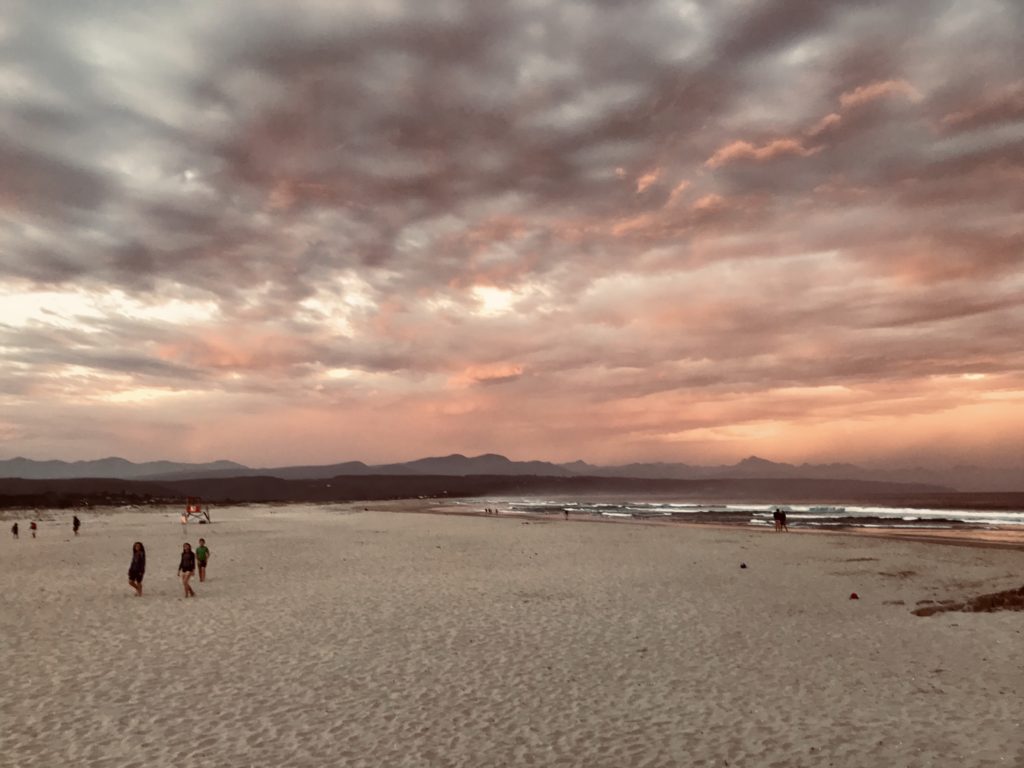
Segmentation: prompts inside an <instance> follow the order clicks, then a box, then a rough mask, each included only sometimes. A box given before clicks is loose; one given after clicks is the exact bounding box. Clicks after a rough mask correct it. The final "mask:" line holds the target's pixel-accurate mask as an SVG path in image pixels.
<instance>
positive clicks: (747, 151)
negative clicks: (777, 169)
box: [704, 139, 821, 168]
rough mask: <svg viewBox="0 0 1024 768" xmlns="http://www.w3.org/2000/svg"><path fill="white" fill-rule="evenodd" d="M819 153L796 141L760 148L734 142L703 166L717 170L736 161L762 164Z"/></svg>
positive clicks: (781, 141)
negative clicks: (791, 156) (788, 157)
mask: <svg viewBox="0 0 1024 768" xmlns="http://www.w3.org/2000/svg"><path fill="white" fill-rule="evenodd" d="M819 151H821V150H820V148H818V147H815V148H811V149H808V148H807V147H805V146H804V145H803V144H802V143H801V142H800V141H798V140H796V139H774V140H772V141H769V142H768V143H767V144H762V145H761V146H755V145H754V144H751V143H750V142H749V141H734V142H732V143H731V144H726V145H725V146H724V147H721V148H720V149H718V150H717V151H716V152H715V153H714V154H713V155H712V156H711V157H710V158H709V159H708V160H707V162H706V163H704V164H705V165H706V166H708V167H709V168H718V167H720V166H722V165H726V164H727V163H732V162H736V161H738V160H753V161H755V162H763V161H765V160H772V159H774V158H776V157H782V156H785V155H796V156H798V157H808V156H809V155H813V154H815V153H817V152H819Z"/></svg>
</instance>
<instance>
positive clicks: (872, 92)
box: [839, 80, 922, 109]
mask: <svg viewBox="0 0 1024 768" xmlns="http://www.w3.org/2000/svg"><path fill="white" fill-rule="evenodd" d="M886 96H905V97H906V98H907V99H909V100H910V101H913V102H917V101H920V100H921V98H922V97H921V94H920V92H919V91H918V90H917V89H916V88H914V86H912V85H911V84H910V83H908V82H907V81H906V80H880V81H878V82H874V83H869V84H867V85H861V86H858V87H856V88H854V89H853V90H852V91H846V92H845V93H843V94H842V95H841V96H840V97H839V105H840V106H841V107H842V108H843V109H852V108H854V107H859V106H861V105H863V104H868V103H869V102H872V101H877V100H878V99H882V98H885V97H886Z"/></svg>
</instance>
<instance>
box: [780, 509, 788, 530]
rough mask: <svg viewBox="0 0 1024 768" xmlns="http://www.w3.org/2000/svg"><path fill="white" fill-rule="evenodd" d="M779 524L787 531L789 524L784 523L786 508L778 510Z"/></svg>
mask: <svg viewBox="0 0 1024 768" xmlns="http://www.w3.org/2000/svg"><path fill="white" fill-rule="evenodd" d="M779 525H780V526H782V530H784V531H785V532H786V533H789V526H788V525H787V524H786V510H784V509H780V510H779Z"/></svg>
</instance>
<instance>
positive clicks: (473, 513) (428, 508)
mask: <svg viewBox="0 0 1024 768" xmlns="http://www.w3.org/2000/svg"><path fill="white" fill-rule="evenodd" d="M402 501H407V502H408V503H407V504H403V505H402V506H403V507H406V506H409V507H416V508H392V507H394V506H395V505H394V504H393V503H386V502H375V503H373V504H368V505H364V506H365V508H366V509H368V510H370V511H373V510H380V511H391V512H404V513H409V514H436V515H455V516H463V517H482V518H487V519H492V520H494V519H501V520H521V521H526V522H531V523H564V522H571V523H598V524H605V525H636V526H644V527H648V526H669V527H672V528H694V529H718V530H727V531H746V532H749V533H755V534H774V533H775V531H774V530H773V529H772V528H770V527H768V526H753V525H748V524H741V523H724V522H693V521H685V520H679V519H654V518H609V517H600V516H596V515H576V516H571V515H570V518H569V520H568V521H566V520H564V519H562V518H561V517H557V516H556V515H555V514H553V513H552V514H550V515H544V514H538V513H533V512H516V513H514V514H508V513H502V512H500V511H499V512H498V513H497V514H493V513H487V512H484V511H482V510H477V509H469V508H467V506H464V505H461V504H441V505H438V504H432V503H430V501H429V500H426V499H415V500H402ZM1020 528H1021V530H1000V529H995V530H994V529H991V528H970V527H963V528H956V529H943V530H936V529H923V528H911V527H895V526H894V527H889V528H862V527H856V526H836V527H832V528H817V527H816V528H801V527H800V526H799V525H795V524H790V530H789V533H795V534H799V535H812V536H814V535H816V536H823V535H824V536H827V535H835V536H859V537H864V538H869V539H890V540H898V541H912V542H917V543H922V544H941V545H946V546H959V547H983V548H988V549H1011V550H1019V551H1024V526H1020Z"/></svg>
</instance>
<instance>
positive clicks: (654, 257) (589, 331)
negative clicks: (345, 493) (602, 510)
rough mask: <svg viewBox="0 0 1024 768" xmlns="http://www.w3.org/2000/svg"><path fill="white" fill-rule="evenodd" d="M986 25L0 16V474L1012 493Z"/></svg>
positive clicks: (1010, 182) (780, 14)
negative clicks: (96, 466)
mask: <svg viewBox="0 0 1024 768" xmlns="http://www.w3.org/2000/svg"><path fill="white" fill-rule="evenodd" d="M1021 39H1024V4H1021V3H1019V2H1017V1H1016V0H1002V1H1000V0H959V1H956V2H954V1H952V0H903V1H901V2H899V3H895V2H891V3H879V2H862V1H858V0H832V1H829V0H763V1H761V2H753V1H752V0H724V1H722V2H714V3H711V2H706V3H705V2H687V1H686V0H673V1H671V2H670V1H668V0H628V2H619V1H617V0H590V1H589V2H574V1H571V0H503V1H502V2H481V1H480V0H435V1H432V2H420V1H419V0H365V1H360V2H337V1H332V2H288V3H281V2H257V1H253V0H246V1H245V2H216V3H209V2H201V3H200V2H195V3H185V2H173V3H172V2H156V1H155V0H149V1H146V2H136V3H124V2H91V1H88V0H72V1H69V2H53V1H43V0H40V1H39V2H35V1H30V0H23V1H22V2H19V0H9V2H6V3H4V4H3V12H2V14H0V168H2V174H0V458H11V457H14V456H26V457H29V458H35V459H63V460H68V461H71V460H79V459H95V458H100V457H105V456H122V457H124V458H127V459H130V460H132V461H148V460H155V459H170V460H176V461H194V462H203V461H211V460H215V459H232V460H235V461H240V462H242V463H245V464H248V465H250V466H280V465H290V464H292V465H293V464H307V463H314V464H327V463H333V462H337V461H348V460H363V461H367V462H370V463H381V462H389V461H403V460H409V459H414V458H419V457H423V456H434V455H443V454H448V453H453V452H459V453H465V454H467V455H476V454H480V453H485V452H496V453H502V454H504V455H506V456H509V457H510V458H513V459H521V460H526V459H543V460H549V461H572V460H575V459H583V460H586V461H590V462H593V463H598V464H616V463H625V462H632V461H679V462H687V463H692V464H717V463H731V462H733V461H737V460H739V459H742V458H743V457H745V456H749V455H759V456H763V457H766V458H769V459H772V460H776V461H791V462H802V461H810V462H819V461H853V462H857V463H861V464H865V465H873V466H882V465H888V464H891V463H892V462H914V463H924V464H929V465H935V466H941V465H947V464H952V463H986V462H989V463H996V464H1002V465H1021V466H1024V440H1022V437H1021V435H1022V434H1024V47H1022V46H1021V44H1020V41H1021Z"/></svg>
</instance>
